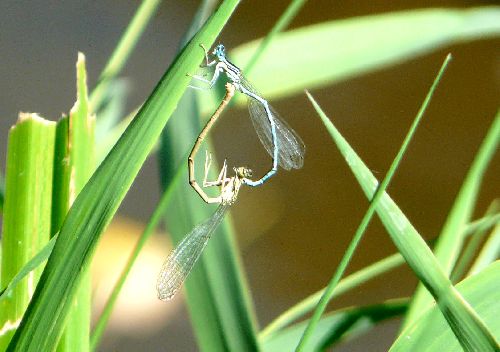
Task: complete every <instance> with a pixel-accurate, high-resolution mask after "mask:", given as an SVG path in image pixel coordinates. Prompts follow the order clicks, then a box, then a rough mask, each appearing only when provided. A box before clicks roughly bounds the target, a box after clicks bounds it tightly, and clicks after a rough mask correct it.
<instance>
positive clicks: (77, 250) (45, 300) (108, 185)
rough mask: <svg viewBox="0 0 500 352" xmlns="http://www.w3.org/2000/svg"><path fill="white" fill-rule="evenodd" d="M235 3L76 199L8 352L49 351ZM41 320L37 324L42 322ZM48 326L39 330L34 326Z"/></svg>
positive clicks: (208, 28)
mask: <svg viewBox="0 0 500 352" xmlns="http://www.w3.org/2000/svg"><path fill="white" fill-rule="evenodd" d="M237 4H238V1H236V0H229V1H228V0H227V1H224V2H223V3H222V4H221V5H220V7H219V9H218V10H217V12H216V13H215V14H214V15H213V16H212V17H211V18H210V19H209V20H208V22H207V24H206V25H205V27H204V28H203V29H202V30H201V31H200V32H199V33H198V34H197V35H196V36H195V37H194V38H193V40H192V42H191V43H190V44H189V45H188V46H187V47H186V48H185V49H184V50H183V51H182V52H181V53H180V55H179V56H178V57H177V59H176V60H175V61H174V63H173V64H172V66H171V67H170V68H169V69H168V70H167V72H166V73H165V75H164V76H163V77H162V79H161V80H160V82H159V83H158V85H157V87H156V88H155V90H154V91H153V93H152V94H151V96H150V97H149V98H148V100H147V101H146V102H145V104H144V105H143V107H142V108H141V110H140V111H139V112H138V114H137V116H136V118H135V119H134V120H133V121H132V123H131V124H130V125H129V127H128V128H127V130H126V131H125V132H124V134H123V135H122V137H121V138H120V139H119V141H118V142H117V143H116V145H115V146H114V148H113V149H112V150H111V152H110V154H109V155H108V157H107V158H106V159H105V160H104V161H103V163H102V164H101V165H100V166H99V168H98V169H97V170H96V172H95V173H94V175H93V176H92V178H91V179H90V180H89V182H88V183H87V184H86V185H85V187H84V189H83V190H82V192H81V193H80V194H79V196H78V197H77V198H76V200H75V202H74V204H73V206H72V208H71V209H70V211H69V212H68V216H67V217H66V220H65V222H64V224H63V226H62V228H61V231H60V234H59V238H58V241H57V242H56V245H55V247H54V250H53V252H52V254H51V256H50V258H49V261H48V263H47V266H46V268H45V270H44V273H43V275H42V278H41V279H40V283H39V285H38V287H37V290H36V292H35V295H34V300H33V301H32V304H30V306H29V307H28V310H27V313H26V315H25V317H24V319H23V322H22V324H21V326H20V328H19V329H18V330H17V332H16V335H15V336H14V339H13V340H12V342H11V344H10V345H9V350H10V351H23V352H25V351H40V350H44V351H47V350H52V349H53V348H54V346H55V344H56V342H57V339H58V337H59V336H60V334H61V332H62V327H63V324H64V321H65V319H66V315H67V313H68V309H69V306H70V304H71V299H72V297H73V295H74V293H75V290H76V284H77V283H78V279H79V274H80V269H81V268H82V267H86V266H87V265H88V263H89V261H90V258H91V257H92V254H93V252H94V250H95V246H96V244H97V241H98V239H99V238H100V235H101V233H102V231H103V230H104V228H105V227H106V226H107V224H108V223H109V222H110V221H111V218H112V216H113V215H114V214H115V212H116V210H117V209H118V206H119V205H120V202H121V201H122V200H123V198H124V197H125V194H126V192H127V190H128V189H129V187H130V185H131V184H132V182H133V179H134V178H135V176H136V175H137V173H138V172H139V169H140V167H141V166H142V163H143V162H144V160H145V159H146V157H147V155H148V154H149V152H150V151H151V149H152V147H153V145H154V144H155V143H156V140H157V138H158V136H159V134H160V133H161V130H162V129H163V127H164V126H165V124H166V122H167V121H168V119H169V118H170V116H171V114H172V112H173V110H174V109H175V107H176V105H177V103H178V101H179V99H180V98H181V96H182V94H183V92H184V90H185V89H186V87H187V85H188V83H189V80H190V79H189V77H187V76H186V73H189V72H194V71H195V70H196V68H197V66H198V64H199V63H200V62H201V60H202V57H203V52H202V51H201V50H199V46H198V44H199V43H200V42H203V43H206V45H211V44H212V43H213V42H214V41H215V38H216V36H217V35H218V33H219V32H220V31H221V29H222V28H223V26H224V24H225V23H226V21H227V19H228V18H229V16H230V15H231V13H232V11H234V9H235V7H236V6H237ZM42 323H43V324H42ZM47 324H50V325H49V326H48V329H41V328H39V326H47Z"/></svg>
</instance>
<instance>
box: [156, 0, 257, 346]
mask: <svg viewBox="0 0 500 352" xmlns="http://www.w3.org/2000/svg"><path fill="white" fill-rule="evenodd" d="M208 6H209V2H208V1H206V2H205V3H203V4H201V5H200V11H199V12H198V15H197V16H196V18H195V20H194V21H193V25H192V26H193V27H196V23H197V20H198V18H199V17H202V16H203V13H204V12H206V10H207V7H208ZM202 44H204V45H205V46H207V47H208V46H209V45H207V43H204V42H203V43H202ZM199 51H200V52H201V53H202V52H203V51H202V49H201V48H199ZM190 93H191V94H186V95H185V96H184V98H183V99H182V100H181V102H180V103H179V106H178V108H177V110H176V115H175V116H174V118H173V119H172V120H171V121H170V123H169V125H168V128H167V130H166V131H165V133H164V134H163V135H162V140H161V146H160V158H159V159H160V169H161V181H162V186H163V187H164V188H165V186H166V185H167V184H169V183H170V182H171V180H172V178H173V175H174V174H175V173H176V169H177V167H178V165H181V167H182V168H183V169H186V158H185V157H184V155H185V154H186V152H187V151H188V150H191V148H192V145H193V143H194V141H195V139H196V137H197V136H198V134H199V132H200V131H201V125H200V121H199V111H198V106H197V100H198V99H195V98H198V97H202V96H205V95H206V93H204V92H199V93H197V92H195V91H191V92H190ZM216 105H218V103H217V104H216ZM212 108H213V109H215V105H213V106H212V107H211V108H210V109H212ZM210 113H212V111H211V112H210ZM204 143H205V145H204V146H203V148H205V146H206V148H207V149H209V150H212V148H210V146H211V141H210V138H206V139H205V142H204ZM179 157H182V158H179ZM196 163H199V159H197V160H195V164H196ZM196 165H199V164H196ZM214 169H217V167H216V166H214ZM212 213H213V209H212V207H209V206H207V205H206V204H205V203H203V202H202V201H201V200H200V198H199V197H198V195H196V194H195V192H194V191H193V189H192V188H191V187H190V186H189V185H188V184H187V183H185V184H183V185H182V187H179V188H178V189H177V191H176V193H175V194H174V196H173V200H172V205H171V206H170V207H169V210H168V218H167V223H168V228H169V233H170V234H171V237H172V240H173V243H174V244H176V243H179V242H180V241H181V240H182V238H183V237H184V236H185V235H186V233H188V232H189V231H191V230H192V229H193V228H194V226H195V225H197V224H198V223H199V222H200V221H201V220H202V219H206V218H208V217H209V216H211V215H212ZM227 218H228V217H227V216H226V220H224V223H223V226H220V227H219V229H218V230H217V231H216V233H215V234H214V235H213V238H212V239H211V240H210V243H209V244H208V246H207V248H206V249H205V251H204V253H203V255H202V257H201V258H200V260H199V261H198V263H197V264H196V266H195V267H194V268H193V270H192V271H191V273H190V275H189V277H188V279H187V280H186V282H185V285H184V289H185V291H186V295H185V298H186V303H187V308H188V311H189V315H190V320H191V324H192V326H193V331H194V334H195V336H196V340H197V342H198V346H199V348H200V349H202V350H203V351H224V350H226V351H255V350H258V346H257V338H256V328H255V325H256V324H255V318H254V313H253V306H252V302H251V300H250V298H249V295H248V292H249V290H248V288H247V287H246V282H245V277H244V275H243V274H242V270H243V269H242V266H241V263H240V262H239V258H238V251H237V250H236V246H235V243H234V237H235V233H234V228H233V227H232V226H230V225H229V222H228V220H227ZM167 254H168V253H165V256H167ZM236 326H237V328H235V327H236Z"/></svg>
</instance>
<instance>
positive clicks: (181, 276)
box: [156, 204, 229, 301]
mask: <svg viewBox="0 0 500 352" xmlns="http://www.w3.org/2000/svg"><path fill="white" fill-rule="evenodd" d="M228 208H229V205H228V204H221V205H219V207H218V208H217V210H216V211H215V213H213V214H212V216H211V217H209V218H208V219H206V220H205V221H203V222H202V223H201V224H199V225H197V226H196V227H195V228H194V229H193V230H192V231H191V232H190V233H189V234H187V235H186V237H184V239H183V240H182V241H181V243H179V244H178V245H177V247H175V249H174V250H173V251H172V253H170V255H169V256H168V258H167V259H166V260H165V262H164V263H163V266H162V268H161V271H160V275H158V282H157V284H156V289H157V292H158V298H159V299H161V300H162V301H166V300H169V299H172V297H174V295H175V293H176V292H177V291H178V290H179V288H180V287H181V286H182V283H183V282H184V280H186V277H187V276H188V275H189V273H190V271H191V269H193V267H194V265H195V263H196V261H197V260H198V259H199V258H200V255H201V253H202V252H203V249H204V248H205V246H206V245H207V243H208V240H209V239H210V237H212V234H213V233H214V231H215V229H216V228H217V227H218V226H219V224H220V223H221V222H222V220H223V219H224V214H225V213H226V211H227V209H228Z"/></svg>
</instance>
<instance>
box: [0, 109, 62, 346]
mask: <svg viewBox="0 0 500 352" xmlns="http://www.w3.org/2000/svg"><path fill="white" fill-rule="evenodd" d="M54 141H55V123H53V122H50V121H47V120H44V119H42V118H41V117H39V116H38V115H36V114H28V113H21V114H20V115H19V120H18V122H17V124H16V125H15V126H14V127H13V128H12V129H11V130H10V133H9V142H8V150H7V168H6V194H5V209H4V210H5V211H4V216H3V234H2V265H1V274H0V287H4V285H7V284H8V283H9V282H11V281H12V280H13V278H14V277H15V275H16V274H18V271H19V270H20V269H21V268H23V266H24V265H25V264H26V263H27V262H28V261H29V260H30V259H31V258H32V257H33V256H35V255H36V254H37V253H38V251H39V250H40V249H41V248H42V247H43V246H44V245H45V244H46V243H47V242H48V241H49V239H50V226H51V225H50V217H51V202H52V175H53V168H52V165H53V162H52V161H53V157H54ZM41 272H42V267H40V268H38V269H36V270H34V271H32V272H31V273H30V274H29V275H28V277H27V278H24V279H23V280H22V281H20V282H18V283H17V286H16V287H15V288H14V289H13V290H11V291H10V292H9V293H8V294H7V295H6V296H4V297H3V299H2V300H1V301H0V350H1V351H5V349H6V347H7V345H8V344H9V342H10V340H11V338H12V336H13V335H14V333H15V331H16V329H17V328H18V326H19V324H20V322H21V318H22V316H23V314H24V312H25V310H26V308H27V306H28V303H29V301H30V299H31V297H32V296H33V291H34V290H35V287H36V285H37V282H38V280H39V278H40V274H41Z"/></svg>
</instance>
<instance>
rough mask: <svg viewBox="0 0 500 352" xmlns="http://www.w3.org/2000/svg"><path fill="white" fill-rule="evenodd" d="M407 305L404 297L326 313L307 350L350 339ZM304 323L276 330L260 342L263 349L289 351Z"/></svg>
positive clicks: (297, 338)
mask: <svg viewBox="0 0 500 352" xmlns="http://www.w3.org/2000/svg"><path fill="white" fill-rule="evenodd" d="M407 306H408V300H407V299H403V300H393V301H389V302H386V303H382V304H375V305H370V306H364V307H363V306H361V307H352V308H347V309H342V310H339V311H335V312H332V313H329V314H327V315H325V316H324V317H322V318H321V320H320V321H319V323H318V326H317V328H316V329H315V330H314V333H313V335H312V337H311V340H310V343H309V345H308V351H323V350H325V349H326V348H327V347H329V346H331V345H334V344H336V343H340V342H345V341H346V340H349V339H352V338H354V337H356V336H358V335H360V334H362V333H364V332H366V331H369V330H370V329H372V328H373V327H374V326H375V325H376V324H377V323H379V322H381V321H383V320H387V319H391V318H394V317H396V316H400V315H402V314H403V313H404V312H405V311H406V308H407ZM306 324H307V321H304V322H301V323H298V324H294V325H292V326H290V327H288V328H286V329H283V330H281V331H279V332H278V333H276V334H275V335H274V336H273V337H272V338H270V339H268V340H266V341H265V342H264V343H263V350H264V351H269V352H275V351H293V350H294V349H295V347H297V344H298V343H299V340H300V338H301V336H302V335H303V333H304V330H305V329H306Z"/></svg>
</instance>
